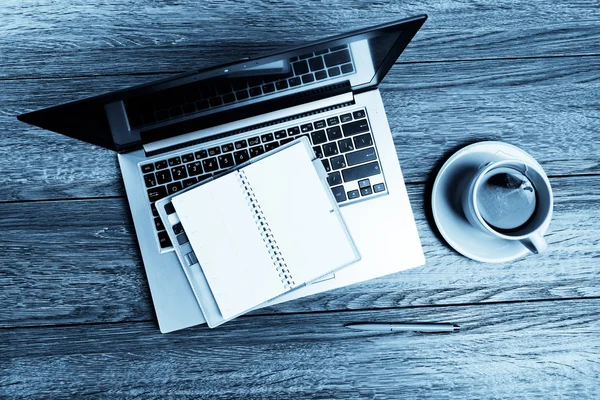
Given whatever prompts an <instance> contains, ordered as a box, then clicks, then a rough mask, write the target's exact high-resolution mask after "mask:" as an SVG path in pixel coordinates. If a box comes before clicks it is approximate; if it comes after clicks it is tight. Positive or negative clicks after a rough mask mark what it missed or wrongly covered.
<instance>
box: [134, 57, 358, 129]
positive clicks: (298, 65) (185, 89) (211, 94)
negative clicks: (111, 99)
mask: <svg viewBox="0 0 600 400" xmlns="http://www.w3.org/2000/svg"><path fill="white" fill-rule="evenodd" d="M290 63H291V66H292V68H291V71H290V72H288V73H287V74H285V75H274V76H269V77H267V78H264V77H254V78H246V79H242V78H233V79H229V80H216V81H214V84H209V83H208V82H206V81H204V82H199V83H194V84H188V85H182V86H178V87H175V88H172V89H167V90H162V91H160V92H156V93H152V94H147V95H144V96H143V98H133V99H129V100H127V101H125V110H126V112H127V118H128V121H129V125H130V127H131V128H132V129H137V128H139V127H142V126H148V125H152V124H156V123H160V122H163V121H168V120H171V119H176V118H180V117H182V116H184V115H190V114H194V113H197V112H204V111H206V110H209V109H213V108H218V107H221V106H224V105H229V104H232V103H236V102H241V101H245V100H248V99H251V98H258V97H261V96H265V95H268V94H272V93H275V92H281V91H285V90H288V89H295V88H296V87H299V86H301V85H308V84H312V83H313V82H319V81H322V80H326V79H328V78H337V77H339V76H340V75H347V74H350V73H353V72H354V66H353V65H352V57H351V54H350V49H349V48H348V46H347V45H342V46H336V47H332V48H329V49H323V50H320V51H316V52H313V53H306V54H303V55H300V56H297V57H293V58H291V59H290Z"/></svg>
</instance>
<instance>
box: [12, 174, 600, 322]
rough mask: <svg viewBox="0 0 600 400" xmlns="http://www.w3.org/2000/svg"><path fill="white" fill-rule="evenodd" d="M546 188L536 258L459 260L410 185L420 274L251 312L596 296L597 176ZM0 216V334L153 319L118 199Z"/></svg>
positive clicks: (23, 206)
mask: <svg viewBox="0 0 600 400" xmlns="http://www.w3.org/2000/svg"><path fill="white" fill-rule="evenodd" d="M552 185H553V187H554V193H555V197H556V200H555V201H556V205H555V209H554V219H553V221H552V224H551V226H550V231H549V233H548V235H547V239H548V242H549V244H550V247H549V251H548V253H546V254H543V255H539V256H533V255H530V256H527V257H525V258H523V259H521V260H518V261H515V262H511V263H505V264H483V263H478V262H474V261H470V260H467V259H466V258H465V257H462V256H460V255H458V254H457V253H455V252H454V251H453V250H451V249H450V248H449V247H448V246H447V245H446V244H445V243H444V242H443V241H442V240H441V239H440V238H439V237H438V236H436V233H435V232H434V231H433V229H432V227H431V226H430V223H429V221H428V220H427V217H426V212H428V211H427V210H426V209H425V207H429V205H426V204H424V198H425V194H424V189H425V188H424V185H410V186H409V197H410V199H411V202H412V206H413V212H414V213H415V217H416V221H417V226H418V230H419V233H420V237H421V241H422V245H423V249H424V252H425V254H426V258H427V264H426V265H425V266H423V267H419V268H414V269H411V270H408V271H404V272H401V273H398V274H394V275H390V276H388V277H384V278H380V279H376V280H372V281H369V282H365V283H362V284H359V285H355V286H351V287H348V288H342V289H338V290H336V291H332V292H327V293H323V294H319V295H315V296H311V297H308V298H305V299H300V300H298V301H293V302H290V303H286V304H281V305H278V306H276V307H272V308H269V309H265V310H260V311H258V313H281V312H286V313H296V312H311V311H325V310H347V309H350V310H357V309H366V308H385V307H409V306H423V305H443V304H465V303H489V302H499V301H515V300H535V299H561V298H583V297H593V296H600V276H599V275H598V274H597V270H598V259H599V258H600V246H599V239H598V231H600V208H599V207H598V203H599V201H600V177H599V176H596V177H570V178H560V179H552ZM0 215H2V216H3V218H2V219H0V232H3V233H2V242H1V243H0V253H1V254H2V255H3V256H2V260H1V261H0V263H1V264H0V287H2V288H3V289H2V296H0V309H2V310H3V311H2V313H0V328H3V327H4V328H6V327H14V326H38V325H52V324H73V323H88V322H115V321H147V320H153V319H154V312H153V309H152V304H151V302H150V296H149V293H148V289H147V284H146V280H145V273H144V271H143V267H142V264H141V261H140V257H139V254H138V249H137V242H136V239H135V236H134V229H133V227H132V224H131V222H130V217H129V213H128V210H127V205H126V202H125V200H124V199H122V198H118V199H108V200H106V199H105V200H85V201H84V200H81V201H56V202H55V201H50V202H27V203H10V204H0Z"/></svg>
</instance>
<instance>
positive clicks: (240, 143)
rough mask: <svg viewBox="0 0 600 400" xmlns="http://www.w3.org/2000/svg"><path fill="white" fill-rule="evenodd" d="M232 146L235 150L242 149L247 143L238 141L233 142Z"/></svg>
mask: <svg viewBox="0 0 600 400" xmlns="http://www.w3.org/2000/svg"><path fill="white" fill-rule="evenodd" d="M234 146H235V149H236V150H239V149H243V148H244V147H248V142H246V141H245V140H238V141H237V142H235V144H234Z"/></svg>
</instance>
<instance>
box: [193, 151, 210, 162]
mask: <svg viewBox="0 0 600 400" xmlns="http://www.w3.org/2000/svg"><path fill="white" fill-rule="evenodd" d="M194 155H195V156H196V160H200V159H202V158H206V157H208V151H206V150H200V151H197V152H196V153H194Z"/></svg>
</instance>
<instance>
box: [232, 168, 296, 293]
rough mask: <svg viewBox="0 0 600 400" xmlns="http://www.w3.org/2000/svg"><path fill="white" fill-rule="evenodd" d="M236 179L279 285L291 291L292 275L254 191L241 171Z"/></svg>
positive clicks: (292, 284)
mask: <svg viewBox="0 0 600 400" xmlns="http://www.w3.org/2000/svg"><path fill="white" fill-rule="evenodd" d="M236 172H237V177H238V181H239V182H240V187H241V188H242V190H243V191H244V194H245V196H246V200H247V201H248V206H249V207H250V208H251V210H252V211H253V213H252V215H253V217H254V222H255V223H256V226H257V227H258V229H259V231H260V234H261V236H262V239H263V242H264V243H265V246H266V248H267V251H268V252H269V255H270V256H271V260H272V261H273V265H274V266H275V269H276V270H277V273H278V274H279V278H280V279H281V283H283V286H284V287H285V288H286V289H291V288H293V287H294V286H295V283H294V279H293V278H292V274H291V273H290V271H289V269H288V266H287V264H286V262H285V259H284V258H283V254H281V250H280V249H279V246H278V245H277V241H276V240H275V236H274V235H273V232H272V231H271V228H270V227H269V223H268V222H267V219H266V218H265V215H264V214H263V212H262V209H261V208H260V204H259V203H258V200H257V199H256V196H255V195H254V190H253V189H252V186H251V185H250V182H249V181H248V177H247V176H246V173H245V172H244V171H243V170H238V171H236Z"/></svg>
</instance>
